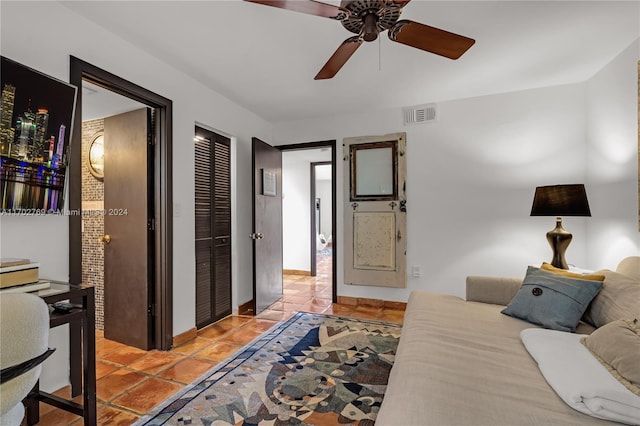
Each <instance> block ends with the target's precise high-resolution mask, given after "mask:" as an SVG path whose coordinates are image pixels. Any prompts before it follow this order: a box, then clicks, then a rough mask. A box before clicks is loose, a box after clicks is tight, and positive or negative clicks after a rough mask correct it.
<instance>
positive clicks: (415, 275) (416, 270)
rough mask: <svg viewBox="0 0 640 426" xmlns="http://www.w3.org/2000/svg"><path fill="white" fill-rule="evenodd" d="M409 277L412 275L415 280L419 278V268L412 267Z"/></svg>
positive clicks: (420, 272) (420, 273)
mask: <svg viewBox="0 0 640 426" xmlns="http://www.w3.org/2000/svg"><path fill="white" fill-rule="evenodd" d="M411 275H413V276H414V277H416V278H418V277H420V276H421V275H422V268H420V267H419V266H412V267H411Z"/></svg>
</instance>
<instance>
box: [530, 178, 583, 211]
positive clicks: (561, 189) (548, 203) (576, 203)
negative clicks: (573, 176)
mask: <svg viewBox="0 0 640 426" xmlns="http://www.w3.org/2000/svg"><path fill="white" fill-rule="evenodd" d="M531 216H591V210H589V202H588V201H587V192H586V191H585V189H584V185H583V184H574V185H551V186H539V187H537V188H536V193H535V195H534V197H533V206H532V207H531Z"/></svg>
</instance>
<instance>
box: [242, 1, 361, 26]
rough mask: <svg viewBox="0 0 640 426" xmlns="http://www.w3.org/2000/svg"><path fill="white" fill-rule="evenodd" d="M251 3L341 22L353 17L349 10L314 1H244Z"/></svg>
mask: <svg viewBox="0 0 640 426" xmlns="http://www.w3.org/2000/svg"><path fill="white" fill-rule="evenodd" d="M244 1H247V2H249V3H258V4H264V5H266V6H273V7H278V8H280V9H286V10H292V11H294V12H300V13H306V14H308V15H315V16H321V17H323V18H331V19H337V20H339V21H341V20H343V19H346V18H348V17H349V16H350V15H351V12H349V11H348V10H347V9H343V8H341V7H338V6H334V5H332V4H327V3H322V2H319V1H314V0H244Z"/></svg>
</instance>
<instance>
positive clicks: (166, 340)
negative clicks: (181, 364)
mask: <svg viewBox="0 0 640 426" xmlns="http://www.w3.org/2000/svg"><path fill="white" fill-rule="evenodd" d="M70 82H71V83H72V84H74V85H76V86H77V87H79V88H81V87H82V86H83V84H84V85H85V86H87V87H90V86H89V85H91V87H93V88H94V89H95V88H96V87H97V88H99V89H101V90H103V91H105V92H108V93H109V94H111V95H113V96H115V95H117V96H118V97H119V99H120V100H122V99H125V100H127V101H128V102H129V103H138V104H139V105H140V106H142V108H140V109H139V115H142V116H144V117H145V119H143V120H138V119H136V120H129V119H126V118H124V116H123V115H122V114H120V115H119V117H118V119H119V121H120V122H121V123H120V124H119V126H120V127H122V128H126V129H127V130H126V131H127V132H129V133H131V132H133V133H136V134H139V135H140V136H139V138H138V142H136V143H135V144H134V145H131V146H118V147H116V148H115V149H116V151H117V152H120V154H122V153H124V152H126V153H127V155H126V156H123V155H120V158H121V163H120V166H124V165H125V163H126V162H127V161H129V160H130V159H131V155H129V154H132V153H133V151H136V152H137V153H138V154H137V156H136V157H137V158H136V159H135V160H133V161H132V162H131V163H129V164H128V165H127V167H125V169H126V170H125V171H123V170H118V171H117V173H114V175H120V176H121V177H122V176H125V177H126V176H127V173H130V172H132V171H137V173H138V175H137V177H133V179H134V180H136V181H140V180H142V181H143V185H142V186H141V187H140V188H137V189H136V191H135V192H131V193H130V194H129V195H133V197H129V199H128V201H124V202H125V203H128V204H131V203H133V202H134V201H133V200H135V199H136V198H140V199H141V200H142V204H141V205H140V206H136V207H135V210H136V211H141V212H143V216H136V215H133V214H132V215H131V216H132V217H133V216H136V219H135V220H136V221H135V222H134V223H133V224H131V223H127V224H126V225H125V224H119V225H118V226H119V228H118V229H120V231H116V235H110V234H107V233H106V232H105V233H104V234H103V235H102V236H101V239H102V244H103V245H104V247H109V248H108V249H107V250H110V249H111V244H114V245H113V247H114V248H115V247H116V246H117V245H118V244H117V242H120V243H121V244H120V245H121V246H125V247H126V245H127V244H126V242H125V239H126V237H127V235H129V234H130V231H127V229H129V230H130V229H135V230H136V232H138V231H139V232H142V234H144V235H142V236H140V235H138V236H137V237H135V239H136V240H142V241H143V246H141V247H142V248H139V250H141V251H143V253H138V254H137V255H136V256H124V257H123V256H120V257H118V258H117V259H120V260H117V261H114V263H116V262H117V263H118V266H123V265H121V264H120V263H121V262H122V259H123V258H124V259H127V260H130V261H131V262H132V265H135V267H136V269H137V270H138V272H137V275H136V277H135V278H128V277H124V278H123V277H122V276H120V277H118V278H116V279H115V281H117V282H121V283H125V284H126V288H122V289H120V291H119V293H120V295H121V296H123V297H120V299H118V298H116V299H114V302H113V303H114V304H115V306H116V309H121V308H126V310H127V311H131V310H134V311H135V315H136V318H142V319H143V320H142V321H141V322H140V321H139V320H133V319H131V318H129V319H128V320H127V323H128V324H131V323H136V324H138V323H139V325H140V327H139V329H138V330H136V332H135V333H131V334H135V336H133V340H127V339H129V338H130V337H132V336H130V335H124V336H121V335H117V336H116V338H117V340H119V341H120V340H122V339H123V340H126V341H124V342H123V343H126V344H128V345H131V346H136V347H139V348H141V349H145V350H149V349H161V350H168V349H170V348H171V345H172V340H173V332H172V309H171V306H172V220H171V217H172V208H171V206H172V187H171V169H172V165H171V117H172V103H171V101H170V100H168V99H166V98H163V97H161V96H159V95H156V94H154V93H152V92H150V91H148V90H146V89H144V88H142V87H140V86H137V85H135V84H133V83H130V82H128V81H126V80H123V79H121V78H120V77H118V76H115V75H113V74H111V73H109V72H107V71H105V70H102V69H100V68H97V67H95V66H93V65H91V64H89V63H87V62H84V61H82V60H80V59H78V58H75V57H73V56H72V57H71V71H70ZM83 95H84V92H83V91H82V90H79V92H78V99H77V102H76V112H75V120H74V131H73V139H74V141H73V142H72V144H71V147H70V164H71V167H70V180H69V186H70V187H69V208H70V210H77V211H81V210H87V212H91V211H93V212H98V213H100V214H102V213H104V217H105V226H106V222H107V221H108V220H111V222H113V221H114V220H115V219H123V220H124V222H127V220H128V219H129V210H128V206H127V205H121V206H113V205H112V206H106V205H105V204H106V203H107V202H106V201H103V202H104V203H105V204H103V205H99V204H98V205H95V204H94V205H93V206H89V207H94V208H93V209H86V208H85V207H87V206H86V205H85V206H83V196H82V188H83V176H82V170H83V155H82V154H83V151H82V143H81V135H82V122H83V121H84V120H83V100H85V101H86V102H87V104H89V101H88V99H89V97H88V96H87V95H85V96H83ZM83 98H84V99H83ZM134 121H135V123H140V122H141V121H146V122H145V123H144V125H143V126H138V124H135V125H133V124H131V123H133V122H134ZM104 134H106V132H104V133H103V135H104ZM96 139H97V138H96ZM117 139H130V138H128V137H127V138H117ZM92 140H93V138H92ZM112 143H115V142H112ZM109 145H110V144H109V141H108V140H104V139H103V148H104V149H107V150H108V149H109ZM114 146H115V145H114ZM114 146H111V148H114ZM96 151H97V152H95V153H94V154H99V149H96ZM85 154H86V155H88V154H89V152H85ZM95 157H96V158H94V159H97V158H99V155H96V156H95ZM109 157H110V158H112V157H116V156H109ZM85 158H86V157H85ZM86 161H87V160H85V163H84V165H85V166H86V165H87V162H86ZM97 165H98V167H97V169H98V172H99V171H100V170H99V169H100V167H99V166H100V164H99V162H98V164H97ZM107 166H108V167H111V168H116V169H118V167H119V166H114V165H113V164H112V165H109V164H108V163H107ZM104 172H105V173H106V174H107V175H108V174H109V170H108V169H106V168H105V170H104ZM112 172H113V170H112ZM94 177H95V175H94ZM105 186H106V185H105ZM113 186H114V187H117V186H120V187H122V186H123V185H122V183H120V184H118V183H115V184H114V185H113ZM124 186H125V187H129V185H124ZM126 189H129V188H126ZM122 192H123V194H121V195H120V196H118V197H125V195H126V193H127V191H126V190H125V191H122ZM118 199H122V200H126V198H118ZM132 206H133V205H132ZM96 207H102V208H96ZM98 213H95V214H96V215H97V214H98ZM132 213H133V212H132ZM83 215H84V212H83ZM83 215H75V216H74V215H70V217H69V241H70V244H69V280H70V282H72V283H79V282H82V280H83V273H82V265H83V257H84V256H85V254H83V241H82V236H83V226H84V224H85V223H84V222H85V221H84V220H83V219H84V217H83ZM127 227H129V228H127ZM105 230H106V229H105ZM132 237H133V236H132ZM118 253H120V254H122V253H121V251H120V250H118ZM107 259H108V257H105V260H106V261H107V262H108V260H107ZM125 269H128V268H125V267H119V268H112V270H113V271H114V272H115V273H121V272H122V271H123V270H125ZM134 299H135V301H136V303H133V302H132V301H133V300H134ZM122 300H125V301H126V304H127V305H126V306H124V307H123V306H120V305H122V303H123V302H122ZM132 303H133V305H132ZM105 305H106V306H105V308H107V309H108V303H107V304H105ZM117 316H118V315H117V314H116V317H117ZM116 328H122V325H118V326H116ZM126 328H131V326H129V327H126Z"/></svg>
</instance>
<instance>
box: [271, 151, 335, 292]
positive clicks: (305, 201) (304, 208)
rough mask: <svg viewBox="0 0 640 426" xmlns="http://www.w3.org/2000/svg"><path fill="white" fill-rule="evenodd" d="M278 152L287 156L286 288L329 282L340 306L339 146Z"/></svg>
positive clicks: (284, 190) (285, 181) (285, 196)
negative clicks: (295, 280) (307, 281)
mask: <svg viewBox="0 0 640 426" xmlns="http://www.w3.org/2000/svg"><path fill="white" fill-rule="evenodd" d="M277 148H278V149H280V150H281V151H282V154H283V165H282V174H283V178H282V180H283V272H284V274H285V275H286V276H287V278H288V279H287V280H285V284H286V283H287V281H291V278H292V277H295V276H297V275H299V276H301V278H303V277H304V276H305V275H307V276H312V277H316V278H317V279H319V280H321V281H329V282H330V283H331V301H332V302H333V303H336V302H337V281H336V276H337V274H336V271H337V265H336V261H335V259H336V251H337V250H336V249H337V247H336V244H335V234H336V167H335V162H336V142H335V141H321V142H311V143H302V144H292V145H280V146H277ZM323 218H324V220H323ZM301 282H302V281H301ZM285 290H286V286H285ZM285 298H286V294H285Z"/></svg>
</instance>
